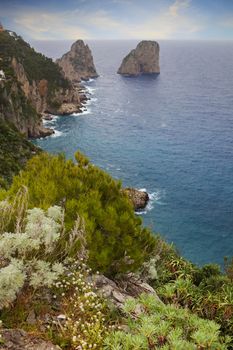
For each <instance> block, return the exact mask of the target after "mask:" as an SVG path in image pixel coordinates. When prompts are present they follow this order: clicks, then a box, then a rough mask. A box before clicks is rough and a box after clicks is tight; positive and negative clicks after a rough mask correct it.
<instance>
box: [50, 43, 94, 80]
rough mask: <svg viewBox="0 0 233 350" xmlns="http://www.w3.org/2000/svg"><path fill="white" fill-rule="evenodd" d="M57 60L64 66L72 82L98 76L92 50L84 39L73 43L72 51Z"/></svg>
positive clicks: (66, 74)
mask: <svg viewBox="0 0 233 350" xmlns="http://www.w3.org/2000/svg"><path fill="white" fill-rule="evenodd" d="M56 62H57V63H58V65H59V66H60V67H61V68H62V70H63V72H64V75H65V77H66V78H67V79H69V80H71V81H72V82H79V81H80V80H88V79H90V78H97V77H98V74H97V72H96V68H95V65H94V61H93V56H92V53H91V50H90V48H89V47H88V45H85V43H84V42H83V40H77V41H76V42H75V43H73V45H72V46H71V49H70V51H69V52H67V53H65V54H64V55H63V56H62V57H61V58H59V59H58V60H57V61H56Z"/></svg>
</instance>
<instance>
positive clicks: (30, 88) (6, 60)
mask: <svg viewBox="0 0 233 350" xmlns="http://www.w3.org/2000/svg"><path fill="white" fill-rule="evenodd" d="M0 73H1V74H0V118H1V119H3V120H5V121H9V122H11V123H13V124H14V125H15V126H16V128H17V129H18V130H19V131H20V132H22V133H24V134H25V135H26V136H27V137H40V136H46V135H48V134H51V131H49V130H48V129H45V128H43V126H42V122H41V114H42V113H45V112H50V113H54V114H55V113H56V114H69V113H72V112H77V111H79V110H80V98H79V88H78V87H74V86H73V85H72V84H71V83H70V82H69V81H68V80H67V79H65V78H64V76H63V74H62V72H61V69H60V68H59V66H58V65H57V64H56V63H54V62H53V61H52V59H49V58H47V57H45V56H44V55H42V54H40V53H37V52H36V51H35V50H34V49H33V48H32V47H30V45H29V44H28V43H26V42H25V41H24V40H23V39H22V38H21V37H20V36H18V35H16V34H15V33H13V32H10V31H6V30H4V31H2V32H0Z"/></svg>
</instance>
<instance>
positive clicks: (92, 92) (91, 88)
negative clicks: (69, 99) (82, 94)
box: [85, 86, 96, 95]
mask: <svg viewBox="0 0 233 350" xmlns="http://www.w3.org/2000/svg"><path fill="white" fill-rule="evenodd" d="M85 88H86V90H87V93H88V94H89V95H94V92H95V90H96V89H95V88H93V87H91V86H85Z"/></svg>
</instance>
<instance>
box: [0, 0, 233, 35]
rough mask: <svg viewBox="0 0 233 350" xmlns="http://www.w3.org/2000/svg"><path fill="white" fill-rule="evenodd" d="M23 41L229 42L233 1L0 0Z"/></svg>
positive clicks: (2, 15)
mask: <svg viewBox="0 0 233 350" xmlns="http://www.w3.org/2000/svg"><path fill="white" fill-rule="evenodd" d="M0 21H1V22H2V24H3V26H4V27H5V28H6V29H11V30H13V31H15V32H16V33H17V34H19V35H21V36H23V38H24V39H27V40H77V39H84V40H85V39H147V40H157V39H158V40H159V39H169V40H172V39H176V40H177V39H178V40H180V39H181V40H187V39H188V40H195V39H207V40H209V39H211V40H229V39H230V40H232V39H233V0H21V1H20V0H0Z"/></svg>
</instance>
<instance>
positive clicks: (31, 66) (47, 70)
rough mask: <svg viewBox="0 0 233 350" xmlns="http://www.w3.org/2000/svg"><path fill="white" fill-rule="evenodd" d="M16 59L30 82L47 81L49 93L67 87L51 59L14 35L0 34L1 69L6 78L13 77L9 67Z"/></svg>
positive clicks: (66, 81) (57, 67)
mask: <svg viewBox="0 0 233 350" xmlns="http://www.w3.org/2000/svg"><path fill="white" fill-rule="evenodd" d="M13 57H15V58H17V61H18V62H19V63H21V64H22V65H23V67H24V70H25V72H26V75H27V78H28V80H29V81H30V82H32V81H33V80H35V81H40V80H41V79H46V80H48V85H49V86H48V87H49V91H50V92H51V93H52V91H54V90H56V89H57V88H59V87H62V88H67V87H69V82H68V80H67V79H65V78H64V77H63V75H62V74H61V69H60V68H59V66H58V65H57V64H55V63H54V62H53V61H52V59H51V58H47V57H46V56H44V55H42V54H40V53H38V52H36V51H35V50H34V49H33V48H32V47H30V45H29V44H28V43H26V42H25V41H24V40H23V39H22V38H21V37H20V36H17V35H16V34H15V35H14V36H11V35H10V34H9V33H8V32H7V31H4V32H1V33H0V58H1V59H2V60H1V69H3V71H4V72H5V75H6V77H7V78H8V77H9V76H12V75H13V69H12V67H11V60H12V58H13Z"/></svg>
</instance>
